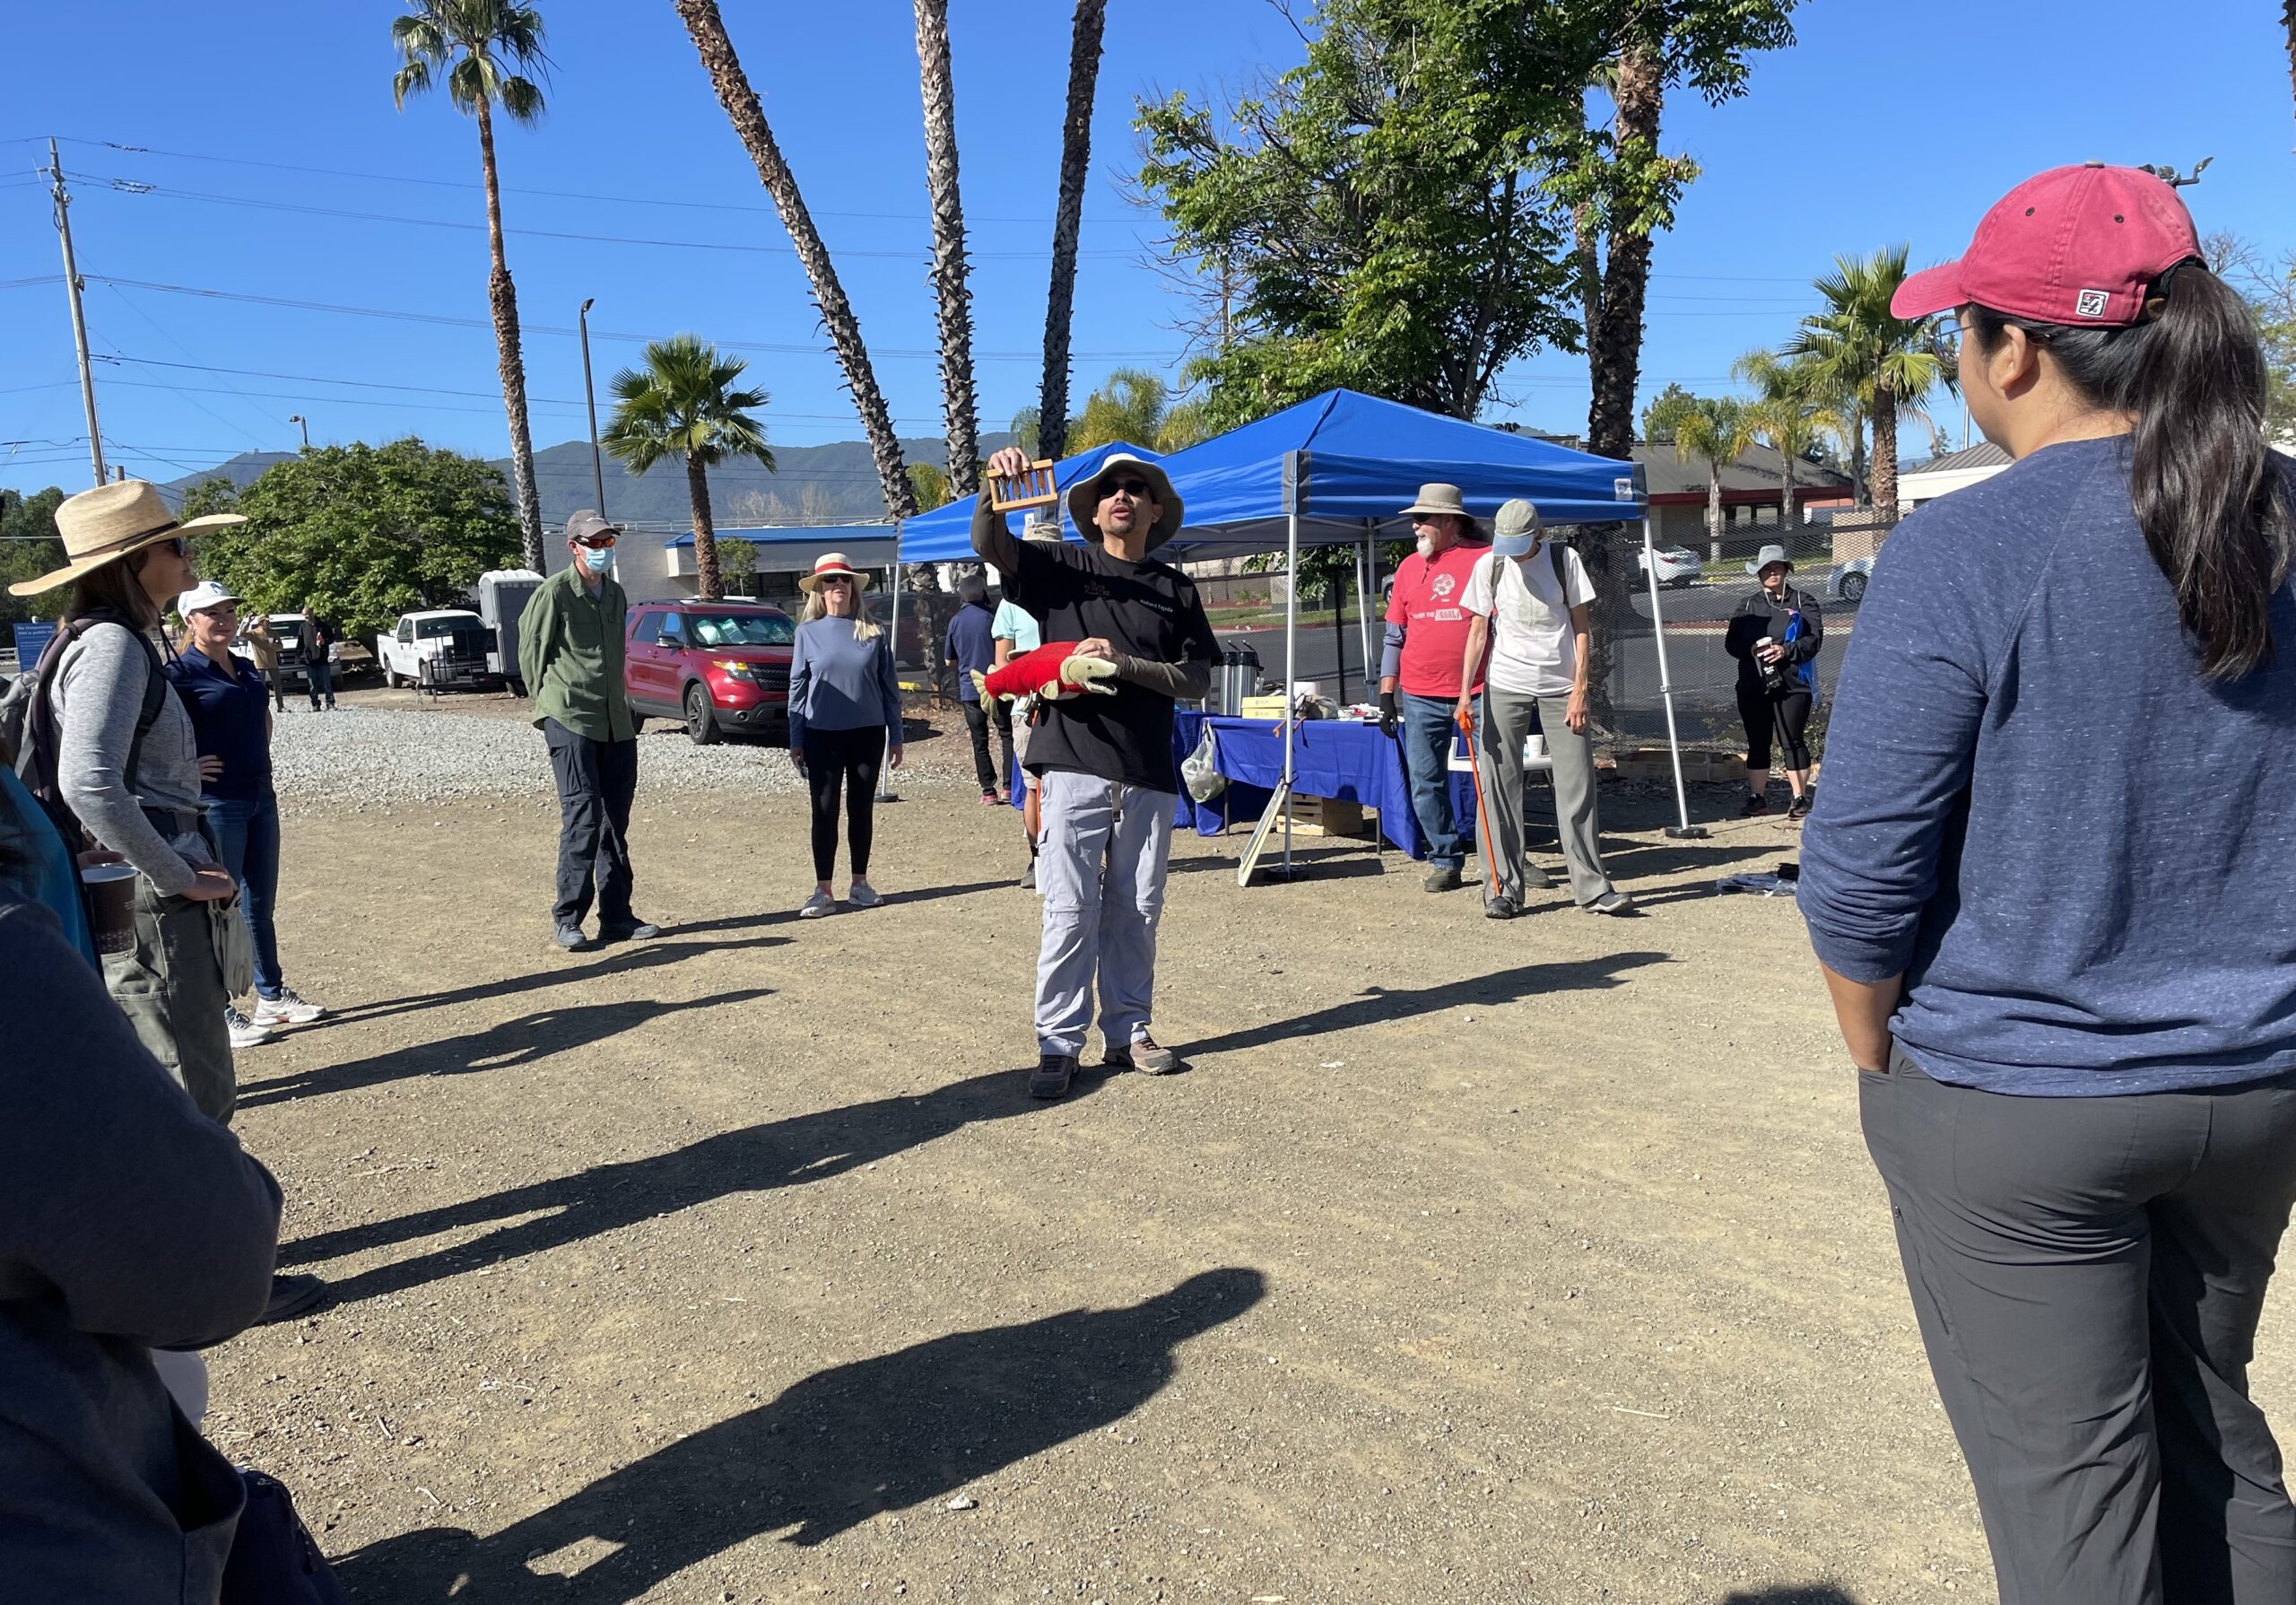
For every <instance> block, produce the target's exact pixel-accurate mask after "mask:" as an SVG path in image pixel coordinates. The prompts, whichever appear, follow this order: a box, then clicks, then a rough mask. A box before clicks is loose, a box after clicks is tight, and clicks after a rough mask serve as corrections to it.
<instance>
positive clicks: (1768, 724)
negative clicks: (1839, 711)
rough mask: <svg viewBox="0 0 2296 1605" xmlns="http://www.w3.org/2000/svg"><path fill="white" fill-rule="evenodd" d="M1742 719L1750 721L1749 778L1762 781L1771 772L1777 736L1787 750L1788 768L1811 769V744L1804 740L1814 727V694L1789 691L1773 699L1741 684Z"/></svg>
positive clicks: (1739, 702)
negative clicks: (1772, 748)
mask: <svg viewBox="0 0 2296 1605" xmlns="http://www.w3.org/2000/svg"><path fill="white" fill-rule="evenodd" d="M1738 717H1739V718H1740V719H1742V720H1745V721H1746V775H1747V778H1748V779H1750V780H1759V779H1760V778H1761V776H1763V775H1766V774H1768V773H1769V772H1770V737H1771V735H1772V734H1773V733H1774V734H1775V735H1776V736H1777V737H1778V739H1779V746H1782V747H1784V748H1785V756H1786V767H1787V768H1788V769H1807V768H1809V766H1810V744H1809V743H1808V742H1806V741H1805V740H1803V739H1802V737H1803V734H1804V733H1805V731H1807V730H1808V729H1809V728H1810V693H1808V692H1806V691H1789V692H1787V693H1786V694H1785V695H1784V696H1771V695H1770V693H1768V692H1765V691H1764V690H1762V688H1761V686H1759V685H1746V684H1744V682H1743V681H1742V682H1740V684H1739V685H1738Z"/></svg>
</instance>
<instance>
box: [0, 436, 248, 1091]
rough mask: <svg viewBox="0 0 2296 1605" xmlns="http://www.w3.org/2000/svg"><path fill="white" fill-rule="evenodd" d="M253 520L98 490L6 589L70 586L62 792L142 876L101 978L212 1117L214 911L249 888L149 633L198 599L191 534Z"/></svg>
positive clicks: (94, 833) (61, 712)
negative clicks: (187, 594) (220, 832)
mask: <svg viewBox="0 0 2296 1605" xmlns="http://www.w3.org/2000/svg"><path fill="white" fill-rule="evenodd" d="M244 522H246V520H245V519H242V518H240V517H239V515H238V514H236V513H212V514H209V515H208V516H207V517H205V518H200V519H192V520H190V521H189V522H187V523H182V524H178V522H177V521H176V517H175V515H174V514H173V513H171V512H170V511H169V510H168V507H167V503H165V502H162V501H161V499H160V493H159V491H158V490H157V489H156V488H154V487H153V486H152V485H151V484H147V483H145V482H144V481H143V480H140V479H126V480H121V481H119V482H118V483H117V484H107V485H99V486H98V487H97V488H95V489H94V490H91V491H83V492H82V493H80V494H79V495H76V496H74V497H72V498H70V499H69V500H67V501H66V502H64V504H63V505H62V506H60V507H58V508H57V510H56V528H57V533H58V534H59V535H61V536H63V537H64V550H65V556H66V557H67V558H68V559H69V561H68V562H66V563H65V565H64V566H63V567H62V568H60V569H57V570H56V571H54V572H53V573H48V574H42V575H41V576H39V578H38V579H37V580H25V581H23V582H22V584H19V585H12V586H10V587H9V588H8V589H9V590H10V591H11V592H12V593H13V594H14V595H16V596H20V597H30V596H38V595H40V594H42V593H43V592H47V591H51V590H54V589H57V588H58V587H59V586H64V585H69V586H71V587H72V599H71V601H70V602H69V603H68V604H67V605H66V606H65V612H64V620H63V624H62V626H61V628H60V629H59V631H58V632H57V633H58V636H59V640H58V642H57V647H55V648H51V649H50V650H51V652H53V653H55V654H56V655H55V656H53V657H50V658H48V659H44V661H45V662H46V663H47V665H48V669H47V672H46V675H45V676H44V694H45V695H46V696H47V698H48V706H49V708H50V710H52V711H53V714H54V717H55V724H56V728H57V749H56V770H57V794H58V798H59V799H60V800H61V801H62V802H63V803H64V804H65V807H69V808H70V809H71V811H72V813H73V815H74V817H76V818H77V819H78V820H79V822H80V824H81V825H82V827H83V829H84V830H85V831H86V832H87V833H88V835H89V836H91V837H92V838H93V839H94V842H96V843H97V844H98V845H100V846H101V847H103V848H105V849H108V850H110V851H113V852H116V853H118V854H119V855H120V856H121V857H123V858H125V859H126V860H127V861H128V862H129V863H130V864H133V865H134V866H135V869H136V872H137V875H136V882H135V946H134V948H133V949H132V950H131V951H129V952H126V953H117V954H109V955H106V956H105V958H104V979H105V981H106V982H107V983H108V984H109V987H110V989H111V993H112V996H113V997H115V998H117V999H118V1000H119V1005H120V1007H122V1008H123V1009H125V1010H126V1014H127V1017H128V1019H129V1020H130V1021H132V1022H133V1023H134V1025H135V1034H136V1035H137V1037H139V1038H140V1039H141V1040H142V1041H143V1045H144V1046H145V1047H146V1048H149V1049H150V1050H151V1051H152V1057H153V1058H154V1059H157V1060H159V1061H160V1062H161V1064H162V1065H164V1066H165V1067H166V1068H167V1069H168V1072H169V1074H170V1075H172V1076H173V1077H175V1078H176V1079H177V1080H178V1081H179V1082H181V1083H182V1084H183V1086H184V1087H185V1089H186V1090H187V1091H188V1092H189V1093H190V1094H191V1097H192V1102H194V1103H196V1104H198V1105H199V1107H200V1110H201V1112H204V1113H205V1114H206V1115H207V1116H208V1117H209V1118H211V1119H213V1120H217V1121H229V1120H230V1118H231V1107H232V1103H233V1102H234V1099H235V1084H234V1078H233V1076H232V1072H231V1042H230V1035H229V1032H228V1027H227V1026H226V1025H225V1018H224V1010H225V1008H226V1007H227V1006H228V1005H229V1003H230V998H229V996H228V995H227V994H226V993H225V991H224V990H223V971H222V964H221V963H220V962H219V960H218V959H217V957H216V953H215V938H214V929H213V924H214V922H213V920H211V919H210V918H209V915H208V911H207V906H206V905H207V904H209V903H219V902H222V901H225V900H228V899H229V898H230V897H232V896H234V895H235V894H237V892H238V889H239V888H238V886H237V885H236V884H235V883H234V882H233V881H232V879H231V877H230V875H229V874H228V873H226V872H225V871H224V869H223V868H222V863H221V857H220V855H219V854H218V853H217V851H216V850H215V845H214V843H213V841H212V840H211V839H210V837H209V836H208V834H207V831H206V826H205V824H204V813H205V804H204V801H203V799H202V798H201V788H200V774H199V749H198V744H197V740H196V737H195V735H194V733H193V729H192V722H191V715H190V714H189V713H188V712H187V711H186V710H185V708H184V705H183V703H182V702H181V701H180V700H179V699H178V697H177V696H176V695H175V694H174V693H172V692H171V691H170V689H169V687H168V683H167V678H166V670H165V666H164V665H163V664H162V663H161V660H160V653H159V650H158V649H157V648H156V647H154V646H153V645H152V629H153V627H154V626H156V625H157V624H159V623H160V620H161V615H162V610H163V609H164V608H165V607H166V606H167V605H168V604H169V603H170V602H172V601H173V600H174V599H175V598H176V597H178V595H180V594H181V593H183V592H184V591H187V590H189V589H191V584H192V579H193V575H192V569H191V555H190V542H191V540H192V538H193V537H194V536H196V535H198V534H199V533H200V532H201V531H202V530H205V529H214V528H222V527H223V526H226V525H230V524H240V523H244Z"/></svg>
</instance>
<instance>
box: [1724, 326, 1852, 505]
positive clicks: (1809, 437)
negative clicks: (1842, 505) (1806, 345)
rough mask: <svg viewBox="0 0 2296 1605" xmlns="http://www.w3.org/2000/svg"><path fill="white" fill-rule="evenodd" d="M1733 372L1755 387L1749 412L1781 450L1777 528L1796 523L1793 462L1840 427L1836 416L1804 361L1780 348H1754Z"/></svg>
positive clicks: (1770, 443) (1759, 431) (1767, 440)
mask: <svg viewBox="0 0 2296 1605" xmlns="http://www.w3.org/2000/svg"><path fill="white" fill-rule="evenodd" d="M1730 377H1731V378H1733V379H1737V380H1740V381H1741V382H1742V383H1744V384H1749V385H1752V387H1753V388H1754V399H1753V400H1752V402H1750V403H1748V404H1747V406H1746V416H1747V417H1748V419H1749V420H1751V421H1752V425H1753V430H1754V432H1755V433H1756V434H1758V435H1760V436H1761V439H1762V441H1764V442H1765V443H1766V444H1767V445H1768V446H1769V447H1770V449H1771V450H1773V451H1775V452H1777V453H1778V457H1779V473H1780V475H1782V476H1783V479H1784V483H1783V484H1780V485H1779V492H1778V528H1779V530H1780V531H1784V530H1787V529H1790V528H1793V526H1794V465H1795V463H1796V460H1797V459H1799V458H1801V457H1802V456H1803V454H1804V453H1805V452H1807V451H1808V450H1809V449H1810V448H1811V447H1813V446H1814V445H1816V444H1817V443H1818V442H1819V441H1821V440H1822V439H1824V438H1825V437H1826V435H1827V434H1828V433H1830V432H1832V431H1833V430H1834V429H1835V428H1836V427H1838V421H1837V420H1836V419H1835V418H1834V416H1833V414H1831V413H1829V412H1827V411H1826V410H1825V409H1824V408H1823V407H1821V406H1818V405H1817V403H1816V401H1815V400H1814V399H1813V397H1812V394H1811V391H1812V380H1813V373H1812V371H1811V370H1810V368H1809V366H1808V365H1807V364H1806V363H1802V362H1784V361H1781V360H1780V359H1779V355H1778V353H1776V352H1771V351H1750V352H1748V353H1746V354H1745V355H1744V356H1742V357H1740V358H1739V359H1738V360H1737V361H1736V362H1733V363H1731V364H1730Z"/></svg>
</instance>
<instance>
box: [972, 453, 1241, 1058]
mask: <svg viewBox="0 0 2296 1605" xmlns="http://www.w3.org/2000/svg"><path fill="white" fill-rule="evenodd" d="M1027 467H1028V454H1027V453H1025V452H1023V451H1021V450H1018V449H1014V448H1012V447H1007V448H1005V449H1004V450H1002V451H999V452H998V453H997V454H996V456H995V457H992V458H989V460H988V471H989V473H990V474H991V475H1005V476H1008V477H1009V476H1012V475H1018V474H1021V473H1022V472H1023V471H1025V470H1026V468H1027ZM1068 514H1069V517H1070V518H1071V519H1073V520H1074V523H1075V525H1076V528H1077V529H1078V530H1079V531H1081V532H1082V533H1083V536H1084V540H1083V544H1082V545H1070V544H1068V543H1066V542H1062V543H1060V544H1058V545H1052V544H1048V543H1043V542H1034V541H1031V542H1022V541H1018V540H1015V539H1013V533H1012V530H1011V529H1010V528H1008V527H1007V526H1006V523H1005V517H1004V515H1003V514H1001V513H998V512H996V511H995V510H992V509H991V508H990V507H989V505H988V498H987V496H986V495H983V496H981V497H980V498H979V499H978V502H976V503H975V504H974V509H973V521H972V549H973V550H974V551H975V552H977V553H978V554H980V555H981V556H982V557H984V558H986V559H987V560H988V561H989V562H990V563H995V564H996V567H997V569H998V570H999V571H1001V572H1002V573H1003V575H1004V577H1005V595H1006V596H1007V597H1009V598H1012V599H1013V601H1014V602H1016V603H1018V604H1019V605H1020V606H1022V608H1023V609H1025V610H1026V611H1027V612H1028V613H1029V614H1030V615H1031V617H1033V618H1034V619H1035V620H1036V621H1037V624H1038V625H1039V628H1041V629H1042V631H1043V632H1044V638H1045V641H1046V642H1047V644H1051V643H1055V642H1061V641H1075V642H1078V643H1080V645H1079V650H1081V651H1082V652H1083V654H1085V655H1086V656H1089V657H1094V658H1101V659H1108V660H1109V661H1110V662H1112V663H1114V664H1115V665H1116V666H1117V677H1116V679H1115V680H1114V681H1113V682H1112V684H1114V685H1115V686H1116V693H1115V694H1114V695H1113V696H1075V697H1070V698H1065V699H1063V700H1060V701H1047V702H1039V704H1038V706H1037V709H1036V711H1035V713H1034V714H1033V715H1032V719H1033V720H1034V728H1032V729H1031V731H1030V733H1029V746H1028V759H1027V763H1028V768H1029V772H1031V774H1034V775H1036V776H1037V777H1038V784H1039V795H1040V797H1041V799H1042V800H1041V807H1042V809H1043V818H1044V834H1043V839H1042V841H1041V842H1039V857H1038V860H1037V885H1038V889H1039V891H1041V892H1042V893H1043V894H1044V938H1043V944H1042V946H1041V947H1040V949H1039V953H1038V957H1037V1002H1036V1025H1037V1051H1038V1063H1037V1069H1036V1073H1035V1075H1033V1076H1032V1077H1030V1080H1029V1092H1030V1095H1031V1096H1033V1097H1039V1098H1057V1097H1059V1096H1060V1095H1063V1094H1064V1093H1065V1092H1066V1091H1067V1090H1068V1084H1069V1081H1070V1079H1071V1077H1074V1075H1075V1073H1076V1059H1077V1055H1078V1054H1080V1053H1081V1052H1083V1047H1084V1037H1085V1034H1086V1032H1087V1030H1088V1029H1089V1027H1090V1026H1091V1020H1092V995H1093V991H1094V988H1095V983H1096V982H1097V986H1098V990H1099V993H1100V1031H1101V1034H1102V1036H1103V1039H1104V1041H1105V1045H1106V1051H1105V1052H1104V1053H1103V1055H1102V1057H1101V1063H1102V1064H1103V1065H1104V1066H1106V1067H1107V1068H1109V1069H1137V1070H1143V1071H1145V1072H1147V1073H1148V1074H1150V1075H1162V1074H1166V1073H1168V1072H1170V1071H1172V1070H1176V1069H1179V1068H1180V1060H1179V1056H1178V1054H1177V1053H1175V1052H1174V1051H1172V1050H1171V1049H1170V1048H1167V1047H1164V1046H1162V1045H1161V1044H1160V1043H1159V1042H1157V1041H1156V1039H1155V1035H1154V1034H1153V1032H1152V1029H1151V1025H1150V1016H1151V1013H1152V1008H1151V1004H1152V999H1153V995H1154V992H1155V985H1156V921H1157V919H1158V917H1159V915H1160V914H1161V912H1162V910H1163V905H1164V866H1165V859H1166V855H1167V854H1168V853H1169V852H1170V848H1171V840H1172V811H1173V809H1174V807H1177V805H1178V800H1179V789H1180V780H1179V766H1178V763H1177V761H1176V760H1175V759H1174V758H1173V756H1172V704H1173V702H1175V701H1176V700H1178V699H1180V698H1183V697H1186V698H1196V697H1201V696H1203V695H1204V694H1205V692H1207V691H1209V690H1210V689H1211V687H1212V665H1213V660H1214V659H1217V658H1218V657H1219V655H1220V648H1219V643H1218V642H1217V641H1215V640H1214V639H1213V634H1212V622H1211V620H1209V619H1208V618H1206V617H1205V613H1204V604H1203V602H1202V601H1201V600H1199V599H1198V598H1197V597H1196V586H1195V584H1194V582H1193V581H1191V580H1189V579H1188V578H1187V576H1186V575H1184V574H1182V573H1181V572H1180V571H1178V569H1174V568H1171V567H1169V566H1168V565H1166V564H1164V563H1157V562H1155V561H1153V560H1152V558H1151V557H1150V556H1149V554H1150V553H1152V552H1153V551H1154V550H1155V549H1156V548H1157V547H1159V546H1161V545H1163V544H1164V543H1165V542H1167V541H1169V540H1170V539H1171V538H1172V536H1174V535H1176V534H1178V531H1179V528H1180V518H1181V508H1180V499H1179V497H1178V496H1177V495H1176V494H1174V493H1173V491H1172V484H1171V481H1170V479H1168V478H1166V477H1165V475H1164V471H1163V470H1162V469H1161V468H1159V467H1156V466H1155V465H1154V464H1153V463H1150V462H1144V461H1143V460H1141V459H1140V458H1136V457H1133V456H1131V455H1130V454H1128V453H1124V452H1118V453H1116V454H1114V455H1112V456H1110V457H1109V458H1108V459H1107V460H1106V461H1105V462H1103V463H1102V464H1101V465H1100V472H1099V473H1097V474H1095V475H1093V476H1092V477H1091V479H1088V480H1083V481H1081V482H1079V483H1077V484H1074V485H1072V486H1070V487H1069V492H1068ZM1103 683H1104V684H1109V683H1110V682H1103Z"/></svg>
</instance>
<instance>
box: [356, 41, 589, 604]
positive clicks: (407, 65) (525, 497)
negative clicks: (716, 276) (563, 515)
mask: <svg viewBox="0 0 2296 1605" xmlns="http://www.w3.org/2000/svg"><path fill="white" fill-rule="evenodd" d="M411 4H412V7H413V9H412V11H411V12H410V13H409V14H408V15H405V16H402V17H396V18H393V19H392V22H391V43H392V44H393V45H395V46H396V47H397V49H398V53H399V57H400V66H399V69H398V73H397V75H396V76H395V77H394V78H393V79H392V80H391V97H392V100H394V101H395V102H396V105H397V106H398V107H399V108H400V109H402V110H404V109H405V106H406V98H407V96H409V95H413V94H420V93H422V92H423V91H425V90H427V89H429V88H430V87H431V85H432V83H435V82H437V81H438V80H439V78H441V77H443V78H444V79H445V80H446V85H447V98H448V100H451V101H453V102H454V105H455V109H457V110H458V111H463V112H467V113H468V114H470V115H471V116H472V117H474V118H476V119H477V121H478V161H479V170H480V171H481V173H482V174H483V177H484V179H485V184H486V244H487V249H488V251H489V252H490V253H491V257H492V261H493V267H492V271H491V274H490V275H489V276H488V279H487V287H486V299H487V304H488V306H489V308H490V309H491V310H492V312H493V315H494V349H495V356H496V359H497V363H498V366H499V367H500V371H501V375H502V405H503V407H504V409H505V411H507V412H508V413H509V420H510V475H511V479H512V482H513V483H514V484H516V485H517V493H518V520H519V523H520V525H521V526H522V528H523V530H524V536H525V547H526V566H527V567H528V568H530V569H533V570H535V571H536V572H540V571H541V570H542V566H543V563H542V502H541V501H540V500H539V499H538V497H537V495H536V493H535V443H534V436H533V434H532V432H531V431H530V430H529V428H528V426H527V422H526V356H525V354H524V353H523V352H522V351H521V350H520V348H519V345H518V296H517V290H516V289H515V288H514V287H513V286H512V285H511V283H510V266H509V260H508V259H507V258H506V257H505V256H504V255H503V250H502V188H501V181H500V177H499V176H498V175H497V173H496V171H495V166H494V112H495V109H496V108H497V107H500V109H501V111H502V113H503V115H504V116H506V117H508V118H509V119H510V120H511V121H512V122H514V123H524V124H528V125H531V124H533V123H535V122H536V121H538V120H540V118H541V117H542V88H541V86H540V85H539V84H537V83H535V77H538V76H540V75H541V74H543V73H544V72H546V71H547V70H548V68H549V66H550V58H549V57H547V56H545V55H544V54H543V48H542V13H540V12H538V11H536V10H535V8H534V7H533V6H531V5H519V4H515V3H514V0H411ZM529 74H532V76H530V75H529Z"/></svg>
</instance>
